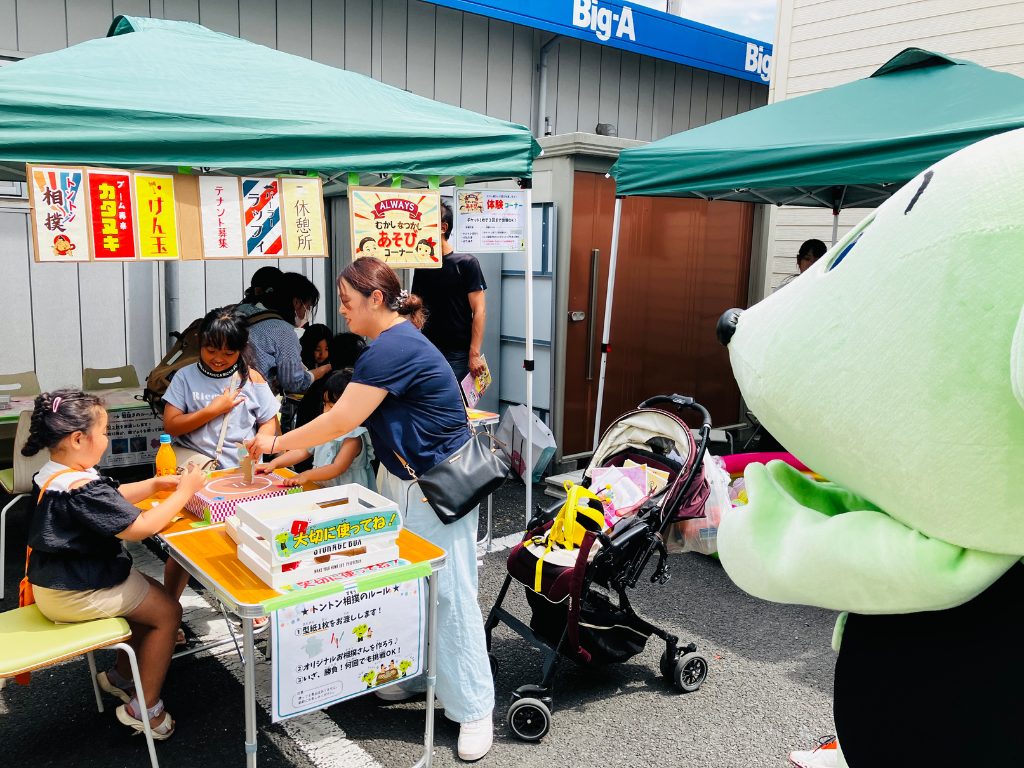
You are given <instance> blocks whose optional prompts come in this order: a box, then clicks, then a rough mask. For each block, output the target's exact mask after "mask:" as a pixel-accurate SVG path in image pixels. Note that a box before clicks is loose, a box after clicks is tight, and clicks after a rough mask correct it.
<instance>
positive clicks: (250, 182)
mask: <svg viewBox="0 0 1024 768" xmlns="http://www.w3.org/2000/svg"><path fill="white" fill-rule="evenodd" d="M278 189H279V188H278V182H277V179H258V178H252V179H242V201H243V205H244V206H245V255H246V256H248V257H249V258H253V259H264V258H267V257H271V256H274V257H276V256H283V255H284V254H283V253H282V237H281V198H280V196H279V194H278Z"/></svg>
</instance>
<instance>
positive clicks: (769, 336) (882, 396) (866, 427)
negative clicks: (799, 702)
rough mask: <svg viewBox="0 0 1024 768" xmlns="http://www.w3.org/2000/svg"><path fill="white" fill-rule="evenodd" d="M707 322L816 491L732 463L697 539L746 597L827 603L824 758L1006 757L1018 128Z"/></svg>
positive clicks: (1011, 759) (1022, 173) (1012, 664)
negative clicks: (832, 659)
mask: <svg viewBox="0 0 1024 768" xmlns="http://www.w3.org/2000/svg"><path fill="white" fill-rule="evenodd" d="M728 314H729V313H727V315H728ZM723 324H725V325H727V326H731V331H732V335H731V338H729V339H728V347H729V356H730V360H731V362H732V368H733V372H734V373H735V376H736V380H737V382H738V383H739V386H740V390H741V391H742V393H743V398H744V400H745V401H746V402H747V403H748V404H749V406H750V408H751V409H752V411H753V412H754V413H755V414H756V415H757V418H758V419H759V420H760V421H761V422H762V423H763V424H764V425H765V427H766V428H767V429H768V430H769V431H770V432H771V433H772V435H774V436H775V437H776V438H778V440H779V441H780V442H781V443H782V445H784V446H785V447H786V449H787V450H790V451H792V452H793V453H794V454H795V455H796V456H797V457H798V458H799V459H800V460H801V461H803V462H804V463H805V464H806V465H807V466H809V467H811V468H813V469H814V470H815V471H816V472H818V473H820V474H821V475H823V476H824V477H827V478H828V479H829V480H830V481H832V483H834V484H833V485H830V484H819V483H815V482H813V481H812V480H810V479H808V478H807V477H805V476H804V475H801V474H800V473H798V472H796V471H795V470H792V469H790V468H789V467H788V466H787V465H785V464H782V463H780V462H775V463H771V464H768V465H752V466H750V467H749V468H748V469H747V470H746V487H747V493H748V497H749V506H747V507H745V508H737V509H735V510H734V511H733V513H732V514H730V515H728V516H723V519H722V523H721V527H720V528H719V531H718V547H719V554H720V557H721V561H722V565H723V566H724V567H725V570H726V571H727V572H728V574H729V576H730V577H731V578H732V579H733V581H735V582H736V584H738V585H739V586H740V587H741V588H743V589H744V590H746V591H747V592H749V593H751V594H752V595H755V596H758V597H761V598H763V599H765V600H771V601H775V602H781V603H798V604H803V605H814V606H820V607H823V608H828V609H833V610H836V611H842V612H843V613H842V614H841V615H840V617H839V621H838V622H837V624H836V633H835V639H834V643H833V644H834V646H835V648H836V650H837V651H838V653H839V655H838V659H837V662H836V671H835V691H834V712H833V715H834V718H835V724H836V733H837V735H838V737H839V744H840V746H841V750H842V751H841V755H842V758H840V759H841V760H842V759H843V758H845V762H846V763H847V764H848V765H849V766H850V767H851V768H884V767H885V766H907V765H920V766H928V767H934V766H947V765H948V766H963V765H988V766H996V765H1020V764H1021V761H1024V756H1022V755H1021V754H1020V753H1019V751H1018V749H1017V740H1016V739H1015V738H1013V737H1011V734H1015V733H1018V732H1019V729H1020V727H1021V723H1024V693H1022V691H1024V654H1021V653H1020V652H1019V650H1018V649H1019V645H1020V642H1021V638H1022V637H1024V610H1022V600H1024V565H1022V564H1021V563H1020V562H1019V561H1020V559H1021V556H1022V555H1024V130H1017V131H1013V132H1009V133H1005V134H1001V135H999V136H996V137H993V138H990V139H986V140H984V141H981V142H979V143H977V144H973V145H971V146H969V147H967V148H965V149H963V150H961V151H959V152H957V153H956V154H954V155H951V156H950V157H948V158H946V159H944V160H942V161H940V162H938V163H936V164H935V165H934V166H932V167H931V168H930V169H928V170H927V171H926V172H924V173H922V174H921V175H920V176H918V177H917V178H915V179H913V180H912V181H910V182H909V183H907V184H906V185H905V186H904V187H903V188H902V189H900V190H899V191H898V192H897V193H896V194H894V195H893V196H892V198H890V199H889V200H888V201H886V202H885V203H884V204H883V205H882V206H881V207H879V208H878V209H877V210H875V211H874V212H873V213H871V214H870V215H868V217H867V218H866V219H864V221H863V222H861V223H860V224H859V225H858V226H857V227H855V228H854V229H853V231H851V232H850V233H849V234H848V235H846V236H845V237H844V238H842V239H841V240H840V241H839V242H838V243H837V244H836V245H835V246H833V247H832V249H831V250H830V251H829V252H828V253H826V254H825V256H824V257H822V258H821V259H819V260H818V262H817V263H816V264H814V265H813V266H812V267H811V268H810V269H808V270H807V271H806V272H805V273H804V274H803V275H801V276H800V277H799V278H798V279H796V280H794V281H793V282H792V283H790V284H789V285H788V286H786V287H785V288H783V289H782V290H780V291H778V292H776V293H774V294H773V295H771V296H769V297H768V298H766V299H765V300H764V301H762V302H760V303H758V304H756V305H754V306H753V307H751V308H750V309H748V310H747V311H746V312H743V313H741V314H740V315H739V316H738V318H736V317H735V316H733V318H732V322H731V323H730V322H728V321H727V318H726V317H725V316H723ZM721 327H722V325H720V328H721ZM724 335H725V337H727V338H728V337H729V333H728V332H726V333H725V334H724ZM723 340H725V339H723Z"/></svg>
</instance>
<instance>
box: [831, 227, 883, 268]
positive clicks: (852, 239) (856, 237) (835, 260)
mask: <svg viewBox="0 0 1024 768" xmlns="http://www.w3.org/2000/svg"><path fill="white" fill-rule="evenodd" d="M874 220H875V214H873V213H872V214H871V215H870V216H868V217H867V218H866V219H864V221H862V222H861V223H860V224H858V225H857V226H856V227H854V228H853V229H852V230H851V231H850V232H848V233H847V234H846V237H845V238H843V240H842V241H840V243H839V246H838V249H837V250H835V251H834V253H833V254H832V256H831V258H830V259H829V262H828V266H827V267H825V271H826V272H831V271H832V270H833V269H835V268H836V267H838V266H839V262H841V261H842V260H843V259H845V258H846V255H847V254H848V253H849V252H850V251H852V250H853V247H854V246H855V245H857V243H858V242H860V238H861V235H863V234H864V232H865V230H867V228H868V227H870V226H871V222H873V221H874Z"/></svg>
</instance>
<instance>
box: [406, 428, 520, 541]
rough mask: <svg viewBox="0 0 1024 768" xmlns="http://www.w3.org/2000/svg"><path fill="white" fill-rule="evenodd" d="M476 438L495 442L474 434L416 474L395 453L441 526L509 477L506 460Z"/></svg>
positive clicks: (457, 516) (455, 519)
mask: <svg viewBox="0 0 1024 768" xmlns="http://www.w3.org/2000/svg"><path fill="white" fill-rule="evenodd" d="M480 437H486V438H488V439H489V440H491V441H493V442H497V441H496V440H494V438H493V437H492V436H491V435H489V434H487V433H479V434H476V433H474V434H473V436H472V437H470V438H469V440H467V441H466V443H465V444H464V445H463V446H462V447H461V448H459V450H457V451H455V453H453V454H452V455H450V456H448V457H447V458H445V459H443V460H442V461H441V462H440V463H438V464H437V465H436V466H434V467H431V468H430V469H428V470H427V471H426V472H421V473H420V474H419V475H417V474H416V472H415V471H413V468H412V467H410V466H409V463H408V462H407V461H406V460H405V459H403V458H402V457H401V456H400V455H399V454H398V453H397V452H395V456H397V457H398V460H399V461H400V462H402V466H403V467H405V470H406V472H408V473H409V477H411V478H412V480H413V482H418V483H419V485H420V490H421V491H423V495H424V496H425V497H426V499H427V503H428V504H430V506H431V508H432V509H433V510H434V514H436V515H437V517H438V519H439V520H440V521H441V522H442V523H444V524H445V525H449V524H451V523H454V522H456V521H457V520H460V519H462V517H464V516H465V515H466V514H467V513H468V512H469V511H470V510H472V509H473V507H475V506H476V505H477V504H479V503H480V502H481V501H483V500H484V499H486V498H487V497H488V496H489V495H490V494H491V493H493V492H494V491H496V490H498V488H500V487H501V486H502V485H503V484H504V483H505V481H506V480H508V479H509V477H511V474H512V471H511V469H510V467H509V465H508V463H506V461H505V460H504V458H502V456H501V455H500V454H499V453H498V451H497V449H496V448H495V447H493V446H485V445H483V443H481V441H480V439H479V438H480Z"/></svg>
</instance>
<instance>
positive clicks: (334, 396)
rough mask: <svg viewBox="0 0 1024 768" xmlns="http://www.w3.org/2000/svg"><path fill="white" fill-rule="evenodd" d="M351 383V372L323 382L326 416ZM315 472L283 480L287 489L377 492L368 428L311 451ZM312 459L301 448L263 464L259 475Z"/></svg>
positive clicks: (346, 369) (334, 374) (336, 373)
mask: <svg viewBox="0 0 1024 768" xmlns="http://www.w3.org/2000/svg"><path fill="white" fill-rule="evenodd" d="M350 381H352V369H351V368H345V369H342V370H340V371H334V372H333V373H331V374H329V375H328V376H327V378H326V379H324V385H323V412H324V413H327V412H328V411H330V410H331V407H332V406H333V405H334V404H335V403H336V402H338V400H339V399H340V398H341V393H342V392H344V391H345V387H346V386H348V383H349V382H350ZM312 456H313V468H312V469H310V470H307V471H305V472H300V473H299V474H297V475H296V476H295V477H289V478H286V479H285V480H284V484H285V485H302V484H304V483H308V482H311V481H312V482H316V483H319V484H320V485H322V486H334V485H345V484H346V483H357V484H359V485H361V486H363V487H364V488H369V489H370V490H371V491H375V490H377V482H376V479H375V476H374V471H373V466H372V464H371V462H372V461H373V447H372V446H371V445H370V436H369V433H368V432H367V431H366V428H365V427H356V428H355V429H353V430H352V431H351V432H349V433H348V434H346V435H342V436H341V437H337V438H335V439H333V440H329V441H328V442H326V443H324V444H322V445H318V446H316V447H315V448H314V449H313V451H312ZM309 457H310V451H308V450H306V449H304V448H299V449H296V450H292V451H287V452H285V453H282V454H281V455H280V456H278V457H277V458H276V459H274V460H273V461H271V462H269V463H268V464H261V465H259V466H258V467H257V468H256V471H257V472H258V473H261V474H266V473H270V472H273V471H274V470H275V469H278V468H280V467H291V466H294V465H295V464H298V463H300V462H302V461H305V460H306V459H308V458H309Z"/></svg>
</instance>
